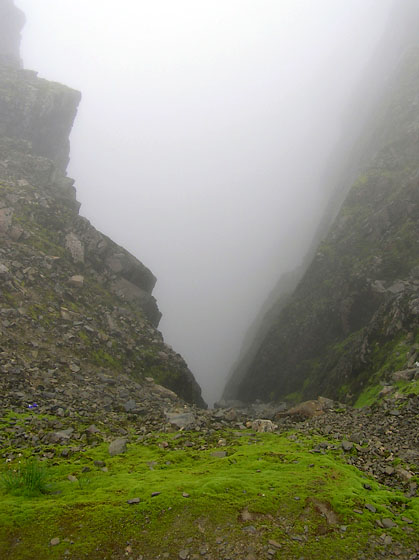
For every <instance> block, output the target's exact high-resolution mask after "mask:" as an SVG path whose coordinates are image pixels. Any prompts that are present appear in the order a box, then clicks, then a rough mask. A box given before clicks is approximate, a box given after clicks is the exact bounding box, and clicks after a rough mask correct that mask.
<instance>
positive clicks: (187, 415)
mask: <svg viewBox="0 0 419 560" xmlns="http://www.w3.org/2000/svg"><path fill="white" fill-rule="evenodd" d="M166 418H167V420H168V421H169V422H170V424H173V425H174V426H177V427H178V428H187V427H189V426H193V424H194V423H195V416H194V414H193V413H192V412H180V413H179V412H166Z"/></svg>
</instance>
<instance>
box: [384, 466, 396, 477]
mask: <svg viewBox="0 0 419 560" xmlns="http://www.w3.org/2000/svg"><path fill="white" fill-rule="evenodd" d="M384 472H385V474H387V475H388V476H391V475H392V474H394V472H395V471H394V468H393V467H386V468H385V469H384Z"/></svg>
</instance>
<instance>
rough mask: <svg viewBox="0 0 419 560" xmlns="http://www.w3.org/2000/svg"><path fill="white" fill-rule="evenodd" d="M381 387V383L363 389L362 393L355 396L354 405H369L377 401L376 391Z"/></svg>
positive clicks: (359, 406) (356, 406) (360, 406)
mask: <svg viewBox="0 0 419 560" xmlns="http://www.w3.org/2000/svg"><path fill="white" fill-rule="evenodd" d="M382 388H383V386H382V385H372V386H370V387H367V388H366V389H364V391H362V393H361V394H360V395H359V397H358V398H357V400H356V402H355V404H354V407H355V408H362V407H364V406H371V405H372V404H374V403H375V402H376V401H377V399H378V393H379V392H380V391H381V389H382Z"/></svg>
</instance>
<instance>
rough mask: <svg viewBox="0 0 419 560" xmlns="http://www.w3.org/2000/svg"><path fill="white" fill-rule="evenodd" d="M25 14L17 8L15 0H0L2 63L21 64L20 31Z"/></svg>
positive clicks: (0, 61)
mask: <svg viewBox="0 0 419 560" xmlns="http://www.w3.org/2000/svg"><path fill="white" fill-rule="evenodd" d="M24 24H25V16H24V15H23V13H22V12H21V11H20V10H19V9H18V8H16V6H15V5H14V3H13V0H1V2H0V63H1V64H6V65H7V66H20V65H21V60H20V50H19V49H20V32H21V30H22V27H23V26H24Z"/></svg>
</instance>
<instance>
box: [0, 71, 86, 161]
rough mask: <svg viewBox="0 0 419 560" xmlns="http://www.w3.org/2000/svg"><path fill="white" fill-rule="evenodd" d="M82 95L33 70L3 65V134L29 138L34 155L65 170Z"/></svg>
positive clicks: (0, 95) (0, 77)
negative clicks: (50, 80)
mask: <svg viewBox="0 0 419 560" xmlns="http://www.w3.org/2000/svg"><path fill="white" fill-rule="evenodd" d="M80 97H81V96H80V93H79V92H78V91H75V90H72V89H70V88H68V87H65V86H62V85H61V84H57V83H53V82H48V81H47V80H42V79H40V78H38V77H37V75H36V72H32V71H31V70H22V69H20V68H13V67H10V66H0V103H1V105H0V136H7V137H9V138H15V139H20V140H27V141H28V142H30V143H31V151H32V153H33V154H34V155H39V156H44V157H46V158H49V159H50V160H52V161H53V162H54V163H55V164H56V166H57V167H58V168H60V169H62V170H65V169H66V167H67V164H68V161H69V153H70V143H69V135H70V131H71V128H72V126H73V121H74V118H75V116H76V112H77V106H78V104H79V102H80Z"/></svg>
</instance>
